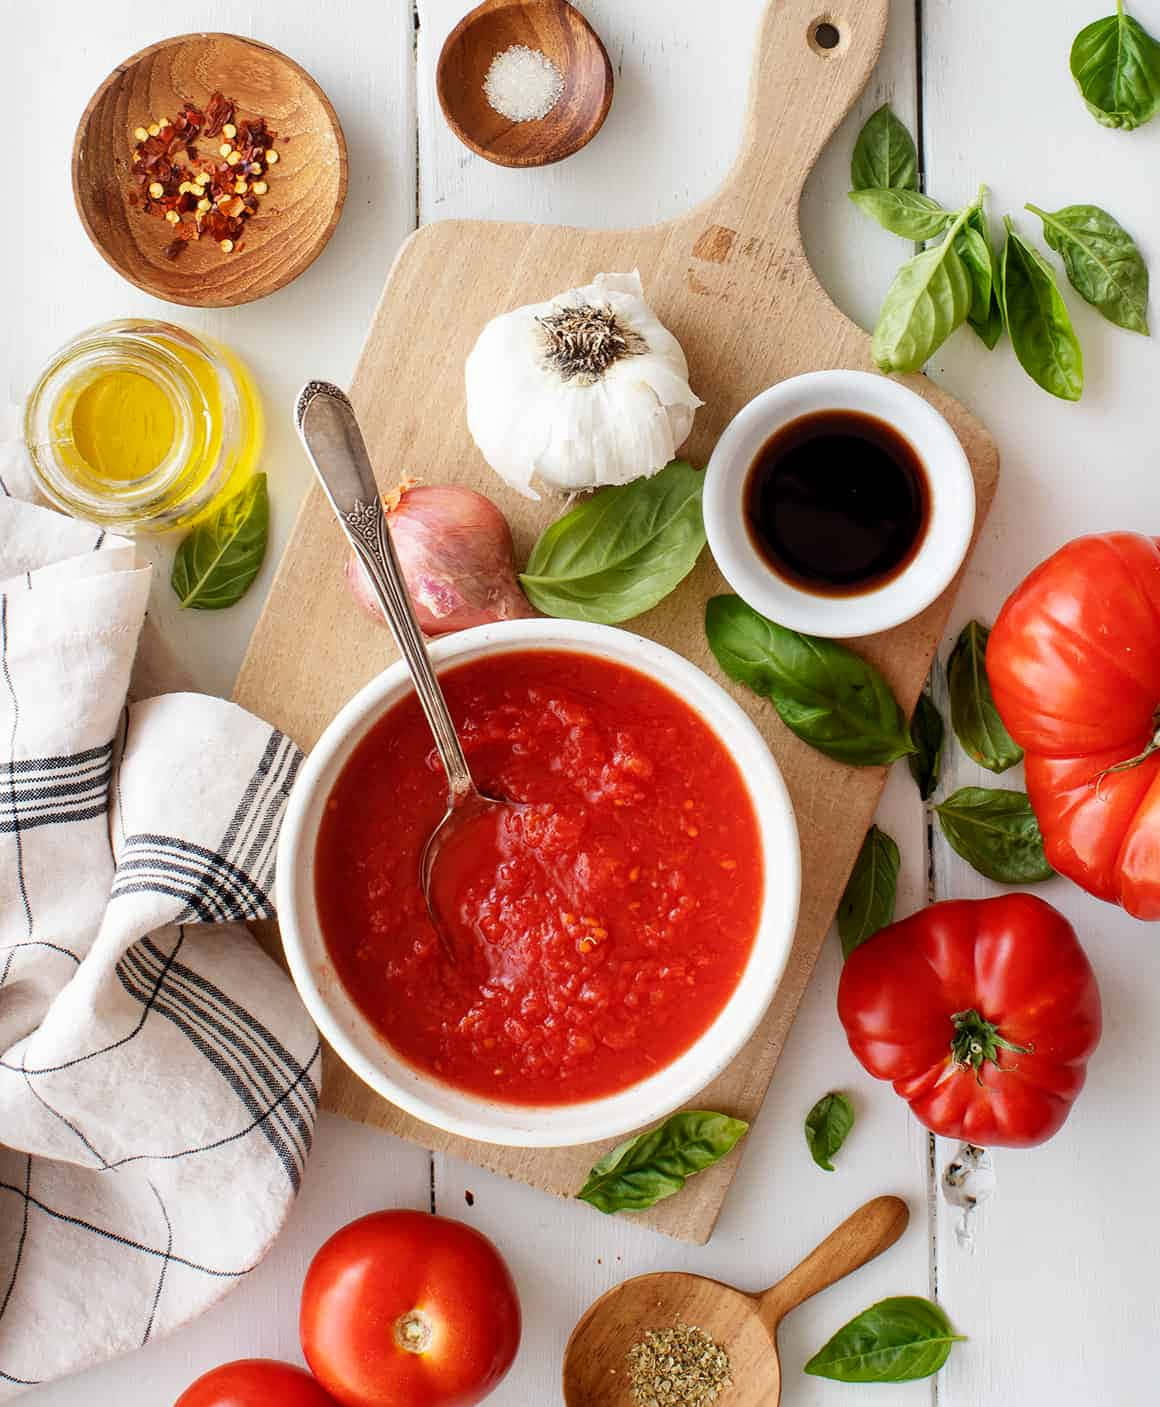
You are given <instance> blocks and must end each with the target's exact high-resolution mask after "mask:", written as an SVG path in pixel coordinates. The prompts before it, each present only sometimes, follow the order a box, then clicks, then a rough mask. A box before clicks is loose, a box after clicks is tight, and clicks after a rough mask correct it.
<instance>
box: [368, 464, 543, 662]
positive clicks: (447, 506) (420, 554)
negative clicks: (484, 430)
mask: <svg viewBox="0 0 1160 1407" xmlns="http://www.w3.org/2000/svg"><path fill="white" fill-rule="evenodd" d="M392 500H393V506H392ZM387 527H388V530H389V531H390V534H391V542H392V543H393V544H394V548H395V555H396V556H397V557H398V559H399V566H400V567H401V568H402V571H403V580H404V581H405V582H406V584H407V591H408V593H409V594H410V597H411V603H412V605H413V606H414V607H415V615H416V617H417V618H418V621H419V628H420V629H421V630H422V631H423V633H424V635H449V634H450V633H451V632H452V631H454V630H466V629H467V628H468V627H469V626H472V625H488V624H490V623H492V622H493V621H497V620H520V619H523V618H524V617H527V616H534V615H535V614H536V612H535V611H534V610H533V609H532V607H531V606H530V605H529V604H528V599H527V597H526V596H525V595H524V593H523V592H522V591H521V590H520V585H519V582H518V581H517V580H516V569H515V557H514V553H513V548H512V534H511V529H510V528H509V527H508V525H507V519H506V518H505V517H504V516H503V514H502V513H501V512H500V511H499V509H498V508H497V507H496V506H495V504H494V503H492V501H491V500H490V499H488V498H485V497H484V496H483V494H481V493H476V492H475V491H474V490H473V489H466V488H460V487H458V486H457V485H455V484H442V485H440V484H419V485H417V486H415V487H407V488H404V489H403V490H402V491H401V492H400V493H398V494H397V495H392V496H391V498H390V499H388V508H387ZM346 579H347V582H348V583H349V585H350V589H351V591H352V593H353V594H354V598H355V600H356V601H357V602H358V604H359V605H360V606H361V607H362V608H363V610H365V611H366V612H367V613H368V614H369V615H371V616H373V617H374V618H375V619H376V620H377V621H380V622H382V619H383V614H382V611H381V610H380V609H379V604H378V602H377V601H376V600H375V596H374V592H373V591H372V590H371V586H370V583H369V581H368V580H367V577H366V573H365V572H364V570H363V567H362V564H361V563H360V562H359V560H358V557H357V556H356V555H355V554H354V552H353V551H352V552H351V553H350V555H349V557H348V558H347V562H346Z"/></svg>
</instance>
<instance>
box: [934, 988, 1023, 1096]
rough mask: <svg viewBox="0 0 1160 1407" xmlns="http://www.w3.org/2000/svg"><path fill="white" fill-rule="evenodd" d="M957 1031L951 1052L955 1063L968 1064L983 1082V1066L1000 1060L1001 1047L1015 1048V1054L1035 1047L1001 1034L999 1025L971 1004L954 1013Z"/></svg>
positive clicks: (1005, 1048) (979, 1080)
mask: <svg viewBox="0 0 1160 1407" xmlns="http://www.w3.org/2000/svg"><path fill="white" fill-rule="evenodd" d="M951 1021H952V1022H953V1023H954V1028H955V1034H954V1036H953V1038H952V1040H951V1055H953V1056H954V1060H955V1064H956V1065H964V1066H967V1065H969V1066H970V1068H971V1069H972V1070H974V1072H975V1078H976V1079H977V1080H978V1082H979V1083H980V1084H982V1083H983V1066H984V1065H985V1064H986V1063H987V1061H988V1060H989V1061H991V1063H992V1064H993V1065H998V1063H999V1052H1000V1051H1001V1050H1010V1051H1014V1052H1015V1054H1016V1055H1029V1054H1030V1053H1031V1050H1032V1047H1031V1046H1029V1045H1016V1044H1015V1042H1014V1041H1009V1040H1007V1038H1006V1037H1005V1036H1001V1035H1000V1034H999V1028H998V1026H996V1025H994V1023H993V1022H990V1021H988V1020H986V1019H985V1018H984V1017H982V1016H980V1015H979V1013H978V1012H977V1011H976V1010H975V1009H974V1007H971V1008H970V1010H968V1011H956V1012H955V1014H954V1015H953V1016H952V1017H951Z"/></svg>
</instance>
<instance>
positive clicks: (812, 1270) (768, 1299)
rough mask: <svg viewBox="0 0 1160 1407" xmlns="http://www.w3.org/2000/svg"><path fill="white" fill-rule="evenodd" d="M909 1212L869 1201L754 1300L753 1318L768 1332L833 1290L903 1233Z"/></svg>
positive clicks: (897, 1204) (892, 1201)
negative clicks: (792, 1312)
mask: <svg viewBox="0 0 1160 1407" xmlns="http://www.w3.org/2000/svg"><path fill="white" fill-rule="evenodd" d="M909 1220H910V1212H909V1211H908V1210H907V1207H906V1203H905V1202H904V1201H902V1200H901V1198H899V1197H875V1198H874V1200H873V1201H872V1202H867V1203H866V1205H865V1206H864V1207H859V1208H858V1210H857V1211H856V1212H855V1213H854V1214H853V1216H848V1217H847V1218H846V1220H845V1221H844V1222H843V1223H842V1224H841V1226H839V1227H838V1228H837V1229H836V1230H834V1231H831V1232H830V1234H829V1235H828V1236H827V1237H826V1239H825V1240H824V1241H823V1242H822V1244H821V1245H820V1246H819V1247H818V1248H817V1249H816V1250H814V1251H811V1252H810V1254H809V1255H808V1256H806V1258H805V1260H803V1261H802V1263H801V1264H800V1265H798V1266H795V1267H794V1269H793V1270H791V1271H790V1273H789V1274H788V1275H787V1276H786V1277H785V1279H784V1280H779V1281H778V1283H777V1284H776V1285H774V1286H773V1288H772V1289H769V1290H766V1292H765V1294H763V1295H762V1296H761V1297H760V1299H759V1301H758V1304H759V1306H760V1307H759V1310H758V1313H759V1314H760V1316H761V1319H762V1321H763V1323H764V1324H765V1325H766V1326H767V1328H769V1329H770V1330H773V1329H776V1328H777V1326H778V1324H780V1323H781V1321H782V1319H784V1318H785V1316H786V1315H787V1314H788V1313H789V1312H790V1310H791V1309H796V1308H797V1307H798V1305H799V1304H801V1303H802V1301H803V1300H808V1299H809V1297H810V1296H811V1295H816V1294H817V1293H818V1291H819V1290H824V1289H826V1287H827V1286H828V1285H833V1284H834V1283H835V1282H836V1281H838V1280H841V1279H842V1278H843V1276H846V1275H849V1274H850V1272H851V1271H854V1270H857V1269H858V1267H859V1266H860V1265H865V1264H866V1262H867V1261H868V1260H873V1259H874V1257H875V1256H878V1255H881V1254H882V1252H883V1251H885V1250H887V1249H888V1248H889V1247H890V1246H893V1245H894V1243H895V1241H897V1240H898V1238H899V1237H900V1236H901V1235H902V1233H903V1232H904V1231H905V1230H906V1224H907V1222H908V1221H909Z"/></svg>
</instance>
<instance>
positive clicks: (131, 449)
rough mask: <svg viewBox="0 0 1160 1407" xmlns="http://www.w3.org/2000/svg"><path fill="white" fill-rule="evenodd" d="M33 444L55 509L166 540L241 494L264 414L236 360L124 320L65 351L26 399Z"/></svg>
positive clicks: (160, 328) (162, 326)
mask: <svg viewBox="0 0 1160 1407" xmlns="http://www.w3.org/2000/svg"><path fill="white" fill-rule="evenodd" d="M25 438H26V440H27V443H28V448H29V452H30V455H31V457H32V461H33V466H34V469H35V470H36V473H37V478H38V481H39V483H40V487H41V488H42V489H43V491H44V493H45V494H46V496H47V497H48V498H49V499H50V500H51V501H52V502H53V503H54V504H55V505H56V506H57V507H58V508H61V509H62V510H63V511H65V512H68V513H72V514H73V515H74V516H76V517H79V518H85V519H88V520H89V521H91V522H95V523H99V524H101V525H102V526H104V527H109V528H112V529H114V530H116V531H120V532H128V533H134V532H160V531H165V530H167V529H170V528H175V527H181V526H184V525H187V524H189V523H192V522H195V521H196V520H197V519H199V518H201V517H204V516H205V515H206V514H208V513H211V512H212V511H213V510H214V508H215V507H216V506H217V505H218V504H219V503H220V502H221V501H222V500H223V499H224V498H226V497H228V496H229V495H231V494H233V493H236V492H237V490H238V489H239V488H240V487H241V485H242V484H243V483H244V481H245V480H246V479H247V478H248V477H249V476H250V475H251V474H252V473H253V471H254V467H255V465H256V463H257V459H258V455H259V453H260V450H261V442H262V414H261V407H260V405H259V402H258V398H257V394H256V392H255V390H254V387H253V383H252V381H251V380H250V377H249V375H248V373H247V372H246V370H245V368H244V367H243V366H242V365H241V363H240V362H239V361H238V360H237V358H236V357H234V355H233V354H232V353H231V352H229V351H227V350H226V349H225V348H223V347H219V346H216V345H214V344H211V343H209V342H207V341H206V340H205V339H203V338H198V337H194V336H193V334H192V333H189V332H187V331H186V330H185V329H183V328H180V327H177V326H175V325H173V324H170V323H155V322H128V321H126V322H118V323H109V324H107V325H106V326H104V327H99V328H94V329H93V330H92V331H91V332H88V333H85V334H83V335H82V336H81V337H79V338H77V339H76V340H75V341H74V342H72V343H70V344H69V345H68V346H67V347H65V348H63V349H62V350H61V351H60V352H59V353H57V356H56V357H55V358H54V359H53V361H52V362H51V363H50V365H49V367H48V368H47V369H46V370H45V372H44V373H43V375H42V376H41V378H40V381H39V382H38V384H37V386H36V388H35V390H34V391H33V393H32V396H31V397H30V398H29V403H28V408H27V411H26V415H25Z"/></svg>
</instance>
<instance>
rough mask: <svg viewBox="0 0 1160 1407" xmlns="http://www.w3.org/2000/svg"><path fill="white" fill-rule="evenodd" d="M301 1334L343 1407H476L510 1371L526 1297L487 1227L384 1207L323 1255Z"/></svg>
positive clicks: (309, 1285) (311, 1280) (308, 1289)
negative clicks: (484, 1230) (481, 1230)
mask: <svg viewBox="0 0 1160 1407" xmlns="http://www.w3.org/2000/svg"><path fill="white" fill-rule="evenodd" d="M299 1330H300V1332H301V1335H302V1349H303V1352H304V1353H305V1354H306V1361H307V1362H308V1363H309V1364H310V1366H311V1368H312V1369H313V1371H314V1373H315V1376H316V1377H317V1378H318V1380H319V1381H320V1382H321V1383H322V1384H323V1386H324V1387H325V1388H326V1389H327V1390H328V1391H329V1392H331V1393H332V1394H333V1395H334V1396H335V1397H336V1398H338V1400H339V1402H341V1403H343V1404H344V1407H470V1404H472V1403H475V1402H479V1401H480V1399H481V1398H484V1397H486V1396H487V1394H488V1393H489V1392H491V1390H492V1389H493V1388H494V1387H495V1386H496V1384H497V1383H498V1382H499V1380H500V1379H501V1378H502V1377H503V1375H504V1374H505V1373H506V1372H507V1370H508V1368H510V1367H511V1363H512V1359H513V1358H515V1356H516V1349H517V1348H518V1347H519V1342H520V1302H519V1299H518V1297H517V1295H516V1287H515V1285H514V1283H513V1282H512V1277H511V1274H510V1272H509V1271H508V1268H507V1266H506V1265H505V1264H504V1262H503V1260H502V1258H501V1257H500V1254H499V1252H498V1251H497V1250H496V1248H495V1247H494V1246H493V1245H492V1244H491V1242H490V1241H489V1240H488V1239H487V1238H486V1237H485V1236H481V1235H480V1234H479V1232H478V1231H473V1230H472V1228H471V1227H470V1226H464V1225H463V1223H462V1222H458V1221H448V1220H447V1218H446V1217H440V1216H431V1215H430V1214H429V1213H427V1212H376V1213H374V1214H373V1215H372V1216H365V1217H363V1218H362V1219H361V1220H359V1221H352V1222H351V1223H350V1225H349V1226H344V1227H343V1228H342V1230H341V1231H337V1232H335V1234H334V1235H333V1236H332V1237H331V1238H330V1240H329V1241H327V1242H326V1244H325V1245H324V1246H323V1247H322V1249H321V1250H320V1251H319V1252H318V1254H317V1255H316V1256H315V1257H314V1260H313V1261H312V1262H311V1264H310V1269H309V1270H308V1271H307V1272H306V1282H305V1284H304V1285H303V1287H302V1311H301V1315H300V1318H299Z"/></svg>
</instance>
